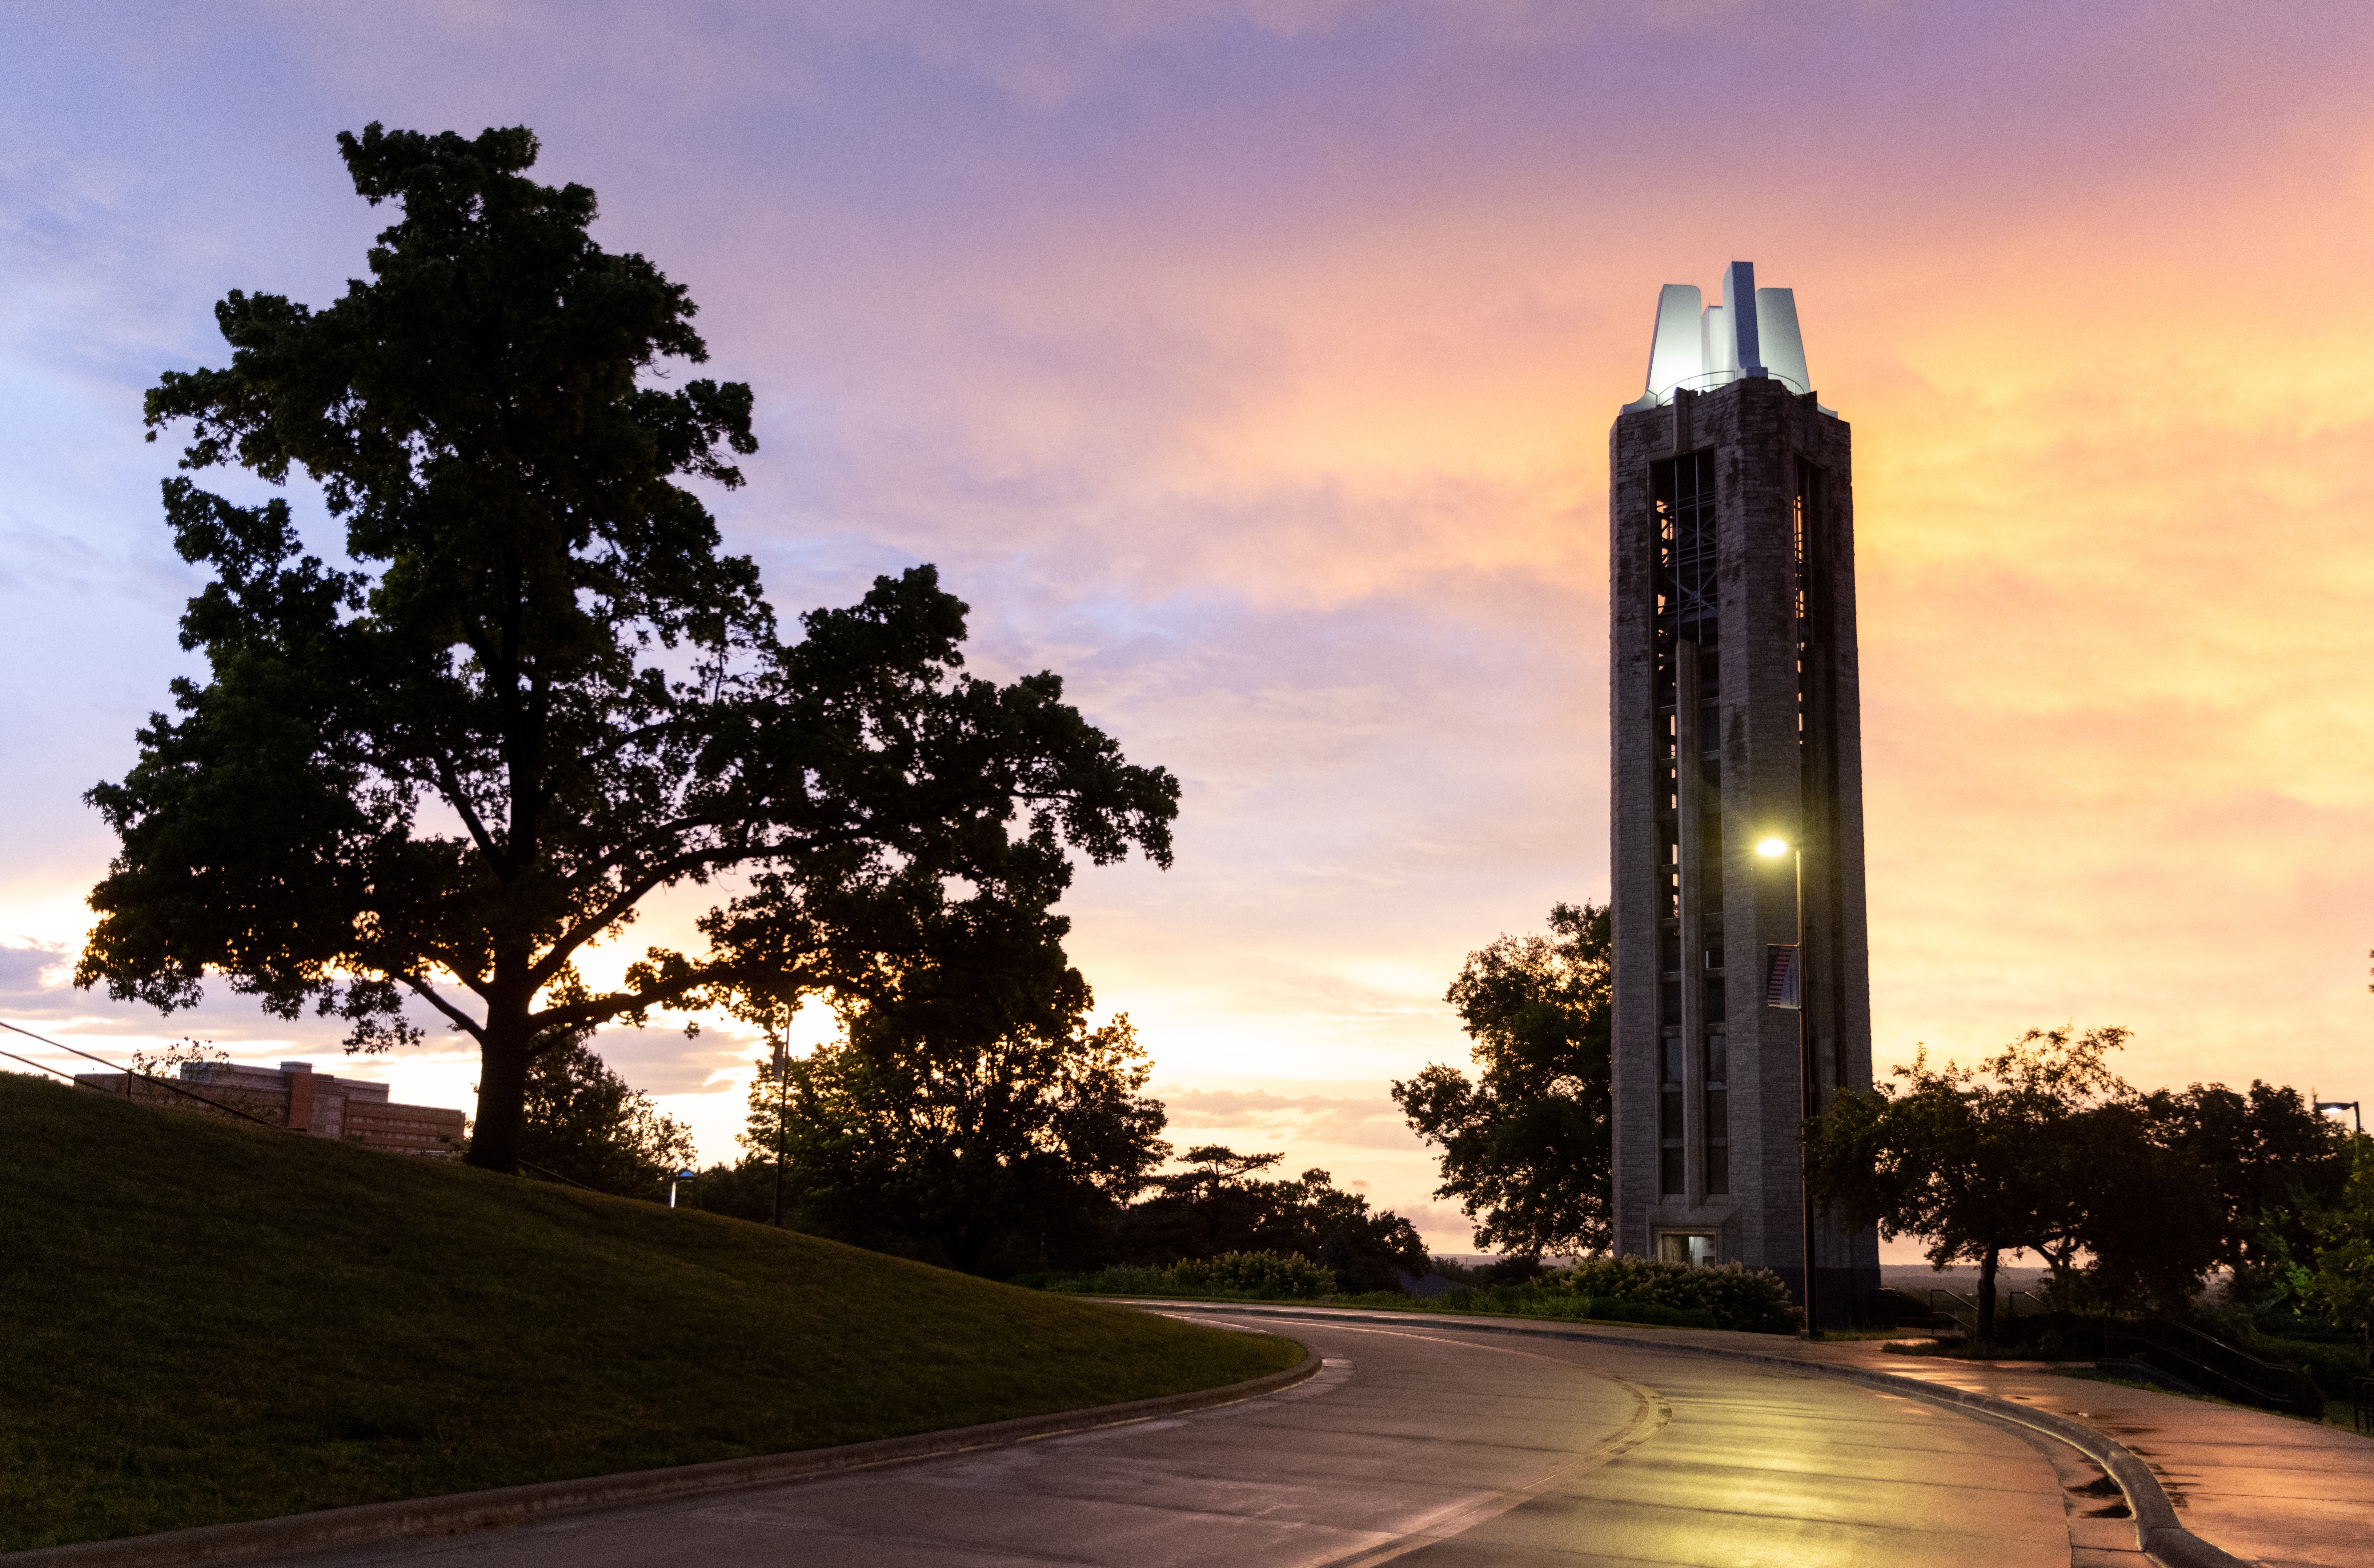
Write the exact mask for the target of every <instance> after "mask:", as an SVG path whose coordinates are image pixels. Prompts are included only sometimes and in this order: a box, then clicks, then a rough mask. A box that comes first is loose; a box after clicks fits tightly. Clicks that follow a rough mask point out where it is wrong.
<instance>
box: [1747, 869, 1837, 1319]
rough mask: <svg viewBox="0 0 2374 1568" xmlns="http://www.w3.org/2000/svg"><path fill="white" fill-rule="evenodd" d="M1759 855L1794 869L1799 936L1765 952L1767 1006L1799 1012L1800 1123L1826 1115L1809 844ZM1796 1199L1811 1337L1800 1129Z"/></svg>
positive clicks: (1810, 1224)
mask: <svg viewBox="0 0 2374 1568" xmlns="http://www.w3.org/2000/svg"><path fill="white" fill-rule="evenodd" d="M1756 853H1757V854H1758V855H1763V856H1764V857H1765V858H1766V859H1768V860H1777V859H1779V858H1780V856H1782V855H1787V856H1789V859H1790V863H1791V865H1792V867H1793V868H1794V870H1795V873H1796V902H1797V937H1796V940H1795V941H1793V942H1791V943H1790V944H1789V946H1788V947H1787V948H1786V949H1780V948H1779V947H1778V946H1777V944H1776V947H1775V950H1774V951H1771V952H1769V953H1767V954H1766V955H1765V961H1764V1005H1765V1006H1766V1007H1769V1008H1794V1009H1795V1010H1796V1014H1797V1100H1798V1115H1799V1117H1800V1119H1801V1123H1802V1122H1803V1121H1810V1120H1811V1119H1812V1118H1814V1117H1816V1116H1818V1115H1820V1114H1822V1107H1821V1097H1820V1094H1819V1092H1818V1091H1817V1090H1816V1088H1815V1085H1814V1052H1813V1038H1812V1036H1811V1035H1810V1034H1809V1033H1808V1032H1807V1031H1806V1029H1805V998H1804V954H1805V847H1804V845H1803V844H1792V843H1789V841H1788V840H1786V839H1766V840H1765V841H1764V842H1763V843H1759V844H1757V846H1756ZM1797 1197H1798V1201H1799V1204H1800V1206H1801V1208H1803V1210H1804V1240H1805V1338H1808V1339H1811V1338H1814V1336H1815V1335H1816V1333H1817V1332H1819V1330H1818V1329H1817V1328H1816V1325H1815V1322H1814V1290H1815V1287H1814V1186H1813V1184H1812V1183H1811V1182H1810V1181H1808V1180H1807V1179H1806V1173H1805V1149H1804V1134H1803V1133H1802V1132H1801V1133H1800V1134H1799V1135H1798V1148H1797Z"/></svg>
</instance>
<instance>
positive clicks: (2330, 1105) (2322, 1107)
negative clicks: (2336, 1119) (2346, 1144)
mask: <svg viewBox="0 0 2374 1568" xmlns="http://www.w3.org/2000/svg"><path fill="white" fill-rule="evenodd" d="M2316 1108H2317V1110H2318V1111H2320V1112H2324V1111H2346V1112H2348V1113H2349V1116H2350V1119H2351V1120H2352V1121H2354V1122H2356V1124H2357V1130H2358V1131H2359V1132H2364V1131H2365V1130H2366V1118H2365V1117H2364V1116H2362V1115H2360V1114H2358V1110H2357V1102H2356V1101H2355V1100H2320V1101H2318V1102H2316Z"/></svg>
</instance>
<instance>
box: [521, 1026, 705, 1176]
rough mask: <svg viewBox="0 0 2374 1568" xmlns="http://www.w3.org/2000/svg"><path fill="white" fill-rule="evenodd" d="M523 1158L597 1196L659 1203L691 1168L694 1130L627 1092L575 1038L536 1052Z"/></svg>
mask: <svg viewBox="0 0 2374 1568" xmlns="http://www.w3.org/2000/svg"><path fill="white" fill-rule="evenodd" d="M519 1157H520V1161H521V1163H522V1164H523V1165H526V1166H528V1167H529V1168H530V1169H531V1170H535V1171H538V1172H540V1173H544V1174H547V1175H554V1176H558V1177H560V1178H561V1179H563V1180H564V1181H570V1182H575V1183H577V1184H579V1185H582V1186H589V1187H592V1188H593V1189H594V1190H595V1191H596V1192H606V1193H616V1194H617V1195H618V1196H619V1197H657V1196H659V1195H660V1194H661V1193H662V1192H663V1191H664V1185H665V1183H666V1182H667V1180H668V1178H669V1177H671V1176H672V1175H674V1174H675V1173H676V1172H677V1171H679V1170H682V1169H684V1168H685V1167H686V1166H688V1165H689V1164H690V1163H691V1162H692V1161H693V1157H694V1149H693V1142H692V1129H691V1128H690V1127H688V1126H685V1124H683V1123H682V1122H679V1121H677V1120H676V1118H675V1117H673V1116H670V1115H667V1114H664V1113H662V1112H661V1111H660V1109H659V1108H658V1107H657V1106H655V1105H653V1104H652V1097H651V1096H650V1095H648V1094H644V1093H642V1092H641V1091H638V1090H635V1089H631V1088H629V1087H628V1084H627V1080H626V1079H623V1078H620V1077H619V1076H618V1075H617V1073H616V1072H614V1071H612V1070H611V1069H610V1067H608V1066H607V1065H606V1064H605V1063H604V1062H603V1060H602V1058H601V1057H600V1056H598V1055H594V1054H593V1047H592V1046H590V1045H588V1044H587V1043H586V1041H585V1036H584V1034H582V1033H575V1034H571V1035H570V1036H569V1037H568V1038H567V1039H565V1040H562V1041H560V1042H558V1043H550V1044H547V1045H546V1046H545V1047H543V1048H542V1049H540V1050H538V1051H537V1052H536V1054H535V1057H534V1059H533V1062H532V1064H531V1065H530V1067H529V1068H528V1075H527V1101H526V1114H525V1115H524V1116H523V1118H522V1126H521V1134H520V1153H519Z"/></svg>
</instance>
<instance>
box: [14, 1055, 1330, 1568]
mask: <svg viewBox="0 0 2374 1568" xmlns="http://www.w3.org/2000/svg"><path fill="white" fill-rule="evenodd" d="M1301 1354H1302V1352H1301V1350H1300V1348H1299V1347H1298V1346H1294V1345H1292V1344H1290V1343H1288V1342H1287V1341H1285V1340H1282V1339H1277V1338H1269V1337H1265V1336H1254V1335H1246V1334H1237V1333H1229V1332H1225V1331H1221V1330H1216V1329H1208V1328H1201V1327H1195V1326H1190V1325H1187V1324H1182V1323H1177V1322H1173V1321H1170V1320H1169V1319H1164V1318H1155V1317H1147V1316H1144V1315H1139V1314H1135V1313H1131V1312H1127V1311H1123V1310H1121V1309H1119V1308H1114V1307H1108V1306H1103V1305H1099V1304H1098V1303H1087V1302H1079V1301H1073V1300H1066V1299H1064V1298H1063V1297H1060V1296H1051V1295H1042V1294H1039V1293H1036V1292H1033V1291H1021V1290H1016V1289H1012V1288H1010V1287H1007V1286H1005V1285H999V1284H994V1283H992V1282H990V1281H987V1280H982V1279H971V1278H969V1277H967V1276H964V1275H960V1274H953V1273H949V1272H947V1271H946V1270H943V1269H937V1268H930V1267H923V1266H922V1265H919V1264H912V1263H906V1262H902V1261H900V1260H899V1259H896V1258H890V1257H885V1256H879V1255H877V1254H874V1253H866V1252H861V1251H858V1250H856V1249H854V1248H851V1247H844V1246H840V1245H837V1244H833V1243H830V1242H824V1241H818V1240H816V1239H815V1238H813V1237H807V1236H801V1235H795V1234H791V1233H788V1232H778V1231H773V1230H770V1229H768V1228H766V1227H764V1226H759V1225H752V1224H748V1223H746V1222H744V1221H741V1220H727V1219H723V1218H721V1217H718V1216H715V1215H709V1214H700V1213H695V1212H692V1211H690V1210H678V1211H671V1210H669V1209H666V1208H661V1207H659V1206H658V1205H655V1204H650V1203H636V1202H631V1201H629V1200H626V1199H623V1198H612V1197H600V1196H597V1195H594V1194H592V1193H585V1192H579V1191H576V1190H574V1189H570V1188H566V1187H558V1186H551V1185H541V1184H535V1183H529V1182H524V1181H520V1180H516V1179H513V1178H510V1177H503V1176H496V1175H490V1174H488V1173H484V1172H480V1171H474V1170H469V1169H466V1168H464V1167H461V1166H459V1165H456V1164H447V1163H441V1162H438V1161H428V1160H419V1159H412V1158H406V1157H404V1156H399V1155H392V1154H382V1153H376V1152H373V1151H371V1150H369V1149H361V1148H359V1147H356V1146H352V1145H346V1144H339V1143H334V1142H332V1141H330V1140H328V1139H323V1138H300V1137H298V1136H296V1135H293V1134H288V1133H282V1132H276V1131H272V1130H267V1129H264V1128H261V1127H256V1126H248V1125H246V1124H243V1123H238V1122H232V1121H229V1120H224V1119H217V1118H216V1117H213V1116H211V1115H208V1114H205V1113H200V1112H190V1111H176V1110H168V1109H161V1108H158V1107H153V1106H148V1105H142V1104H127V1103H125V1102H122V1101H119V1100H114V1099H111V1098H109V1097H108V1096H106V1095H104V1094H100V1093H97V1092H94V1091H90V1090H87V1089H75V1088H71V1087H69V1086H67V1085H65V1084H55V1083H49V1082H44V1081H41V1080H37V1079H31V1078H29V1077H26V1076H24V1075H21V1074H16V1073H0V1550H12V1549H19V1548H26V1547H33V1546H44V1545H53V1544H59V1543H63V1542H68V1541H76V1540H87V1539H100V1538H106V1537H114V1536H126V1535H138V1534H144V1533H147V1532H149V1531H154V1530H166V1529H176V1528H180V1527H184V1526H189V1525H201V1524H214V1523H220V1522H224V1521H229V1520H237V1519H253V1518H265V1517H270V1516H273V1515H282V1514H295V1513H302V1512H306V1511H309V1510H311V1509H317V1508H331V1507H338V1506H342V1505H345V1504H348V1503H370V1502H378V1501H382V1500H386V1499H394V1498H405V1497H426V1496H435V1495H440V1494H443V1493H448V1492H456V1491H475V1490H476V1489H478V1488H482V1487H496V1486H511V1485H516V1484H520V1483H523V1482H528V1481H540V1480H563V1479H567V1478H570V1477H577V1476H592V1475H605V1474H608V1473H611V1472H614V1471H619V1470H634V1469H644V1468H654V1467H658V1466H663V1465H679V1464H691V1463H697V1462H699V1461H702V1460H710V1459H727V1458H735V1457H739V1456H745V1455H753V1454H768V1453H782V1452H785V1451H788V1450H792V1449H799V1448H811V1447H822V1446H827V1445H830V1444H842V1443H855V1442H862V1441H864V1440H866V1439H869V1438H877V1437H894V1436H899V1435H901V1434H904V1433H908V1432H928V1431H934V1430H937V1429H940V1428H945V1427H952V1426H965V1425H970V1424H971V1423H974V1422H977V1421H1003V1420H1006V1419H1008V1418H1011V1417H1016V1416H1024V1415H1033V1414H1038V1413H1041V1412H1045V1411H1051V1410H1063V1409H1077V1408H1080V1407H1083V1406H1091V1405H1102V1404H1109V1403H1112V1402H1115V1401H1118V1400H1123V1399H1136V1398H1146V1397H1153V1396H1156V1395H1159V1394H1169V1393H1175V1392H1180V1391H1183V1390H1187V1389H1193V1388H1206V1387H1212V1386H1215V1385H1220V1384H1224V1383H1230V1382H1234V1381H1237V1380H1238V1379H1240V1378H1247V1377H1255V1376H1259V1375H1261V1374H1263V1373H1269V1372H1274V1371H1277V1370H1280V1369H1282V1368H1284V1367H1287V1366H1291V1365H1293V1364H1294V1363H1295V1362H1297V1361H1299V1359H1300V1358H1301Z"/></svg>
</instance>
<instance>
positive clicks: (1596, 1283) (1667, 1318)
mask: <svg viewBox="0 0 2374 1568" xmlns="http://www.w3.org/2000/svg"><path fill="white" fill-rule="evenodd" d="M1014 1283H1016V1284H1018V1285H1027V1286H1031V1287H1034V1288H1038V1289H1042V1290H1049V1291H1068V1292H1074V1293H1077V1294H1082V1295H1097V1296H1205V1297H1219V1298H1224V1299H1231V1300H1240V1301H1318V1300H1321V1299H1322V1298H1326V1297H1331V1296H1336V1295H1337V1280H1336V1278H1335V1276H1334V1274H1333V1273H1331V1272H1330V1271H1329V1270H1328V1269H1326V1268H1324V1267H1321V1266H1320V1265H1318V1264H1316V1263H1312V1262H1310V1260H1309V1259H1307V1258H1301V1257H1292V1256H1284V1257H1281V1256H1275V1255H1273V1254H1269V1253H1224V1254H1222V1255H1221V1256H1218V1257H1214V1258H1197V1259H1190V1260H1188V1261H1186V1262H1183V1263H1174V1264H1172V1265H1170V1266H1169V1267H1167V1268H1139V1267H1112V1268H1106V1269H1102V1270H1100V1271H1099V1272H1097V1273H1095V1274H1074V1275H1060V1276H1044V1275H1034V1276H1028V1277H1025V1278H1022V1279H1017V1280H1015V1281H1014ZM1337 1299H1339V1300H1341V1301H1343V1303H1344V1304H1346V1305H1352V1304H1360V1305H1379V1306H1382V1305H1393V1306H1408V1305H1411V1304H1413V1303H1411V1302H1410V1300H1409V1298H1407V1297H1404V1296H1398V1295H1395V1294H1393V1293H1391V1292H1379V1293H1376V1294H1374V1295H1370V1296H1361V1297H1348V1298H1347V1297H1338V1298H1337ZM1424 1304H1425V1305H1426V1306H1428V1307H1429V1308H1432V1309H1435V1310H1439V1311H1442V1312H1484V1313H1498V1314H1505V1315H1510V1316H1514V1317H1546V1318H1565V1319H1582V1318H1596V1319H1599V1320H1601V1321H1603V1322H1616V1323H1651V1324H1662V1325H1664V1326H1670V1327H1675V1328H1738V1329H1745V1330H1748V1331H1749V1332H1752V1333H1759V1334H1788V1333H1792V1332H1794V1331H1795V1329H1796V1326H1797V1322H1798V1311H1797V1307H1796V1303H1793V1302H1792V1301H1791V1300H1790V1299H1789V1292H1788V1290H1787V1288H1786V1287H1784V1286H1783V1285H1782V1284H1781V1283H1780V1278H1779V1276H1777V1275H1775V1274H1774V1273H1772V1271H1771V1270H1769V1269H1766V1268H1755V1269H1751V1268H1748V1267H1745V1266H1744V1265H1740V1264H1735V1263H1731V1264H1718V1265H1716V1266H1714V1267H1706V1268H1693V1267H1689V1266H1688V1265H1687V1264H1681V1263H1658V1262H1653V1261H1651V1260H1650V1259H1648V1258H1639V1257H1610V1258H1590V1259H1586V1260H1584V1261H1583V1262H1582V1263H1580V1264H1578V1265H1576V1266H1575V1267H1572V1268H1561V1269H1553V1270H1549V1271H1547V1272H1545V1273H1542V1274H1537V1275H1535V1276H1534V1277H1533V1278H1532V1279H1524V1280H1522V1281H1515V1282H1506V1283H1498V1284H1485V1285H1476V1286H1463V1287H1461V1288H1459V1289H1457V1290H1452V1291H1445V1292H1444V1293H1443V1294H1441V1295H1440V1296H1437V1297H1435V1298H1433V1299H1432V1300H1430V1301H1428V1302H1427V1303H1424Z"/></svg>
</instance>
